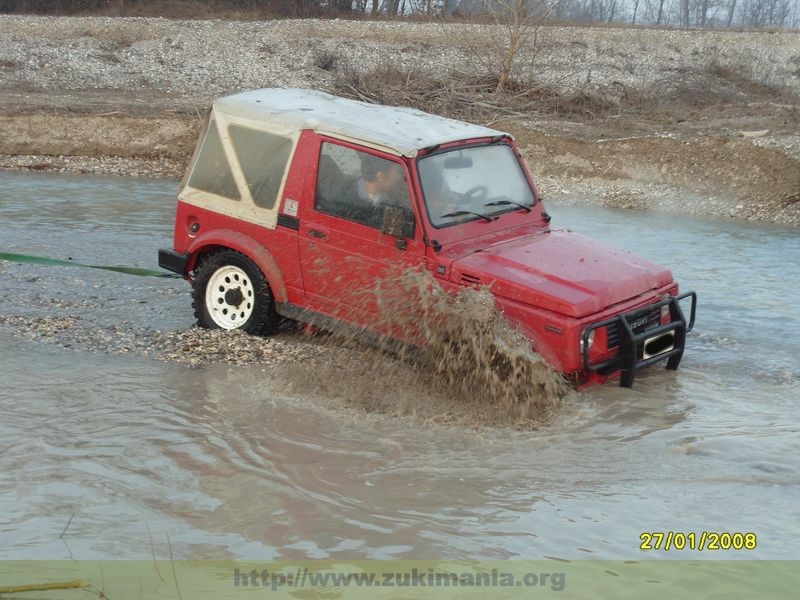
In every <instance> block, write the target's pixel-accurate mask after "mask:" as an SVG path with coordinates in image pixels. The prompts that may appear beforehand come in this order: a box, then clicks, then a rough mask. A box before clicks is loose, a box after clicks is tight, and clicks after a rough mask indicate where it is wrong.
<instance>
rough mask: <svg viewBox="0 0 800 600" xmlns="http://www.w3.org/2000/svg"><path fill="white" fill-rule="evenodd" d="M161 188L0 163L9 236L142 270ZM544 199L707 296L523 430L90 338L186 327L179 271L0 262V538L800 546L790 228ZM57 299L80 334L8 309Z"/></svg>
mask: <svg viewBox="0 0 800 600" xmlns="http://www.w3.org/2000/svg"><path fill="white" fill-rule="evenodd" d="M175 187H176V186H175V184H174V183H173V182H157V181H139V180H130V179H116V178H114V179H111V178H109V179H103V178H73V177H60V176H44V175H29V174H19V175H17V174H8V173H2V174H0V251H2V252H19V253H30V254H43V255H50V256H56V257H60V258H65V257H68V256H69V257H72V258H74V259H75V260H79V261H81V262H85V263H92V262H103V263H106V264H113V263H120V264H127V265H134V266H142V267H147V266H153V263H154V256H155V252H156V250H157V248H158V247H159V246H163V245H168V244H169V241H170V229H171V223H170V221H171V218H172V211H173V194H174V191H175ZM549 209H550V212H551V213H552V214H553V221H554V223H555V224H559V225H563V226H568V227H570V228H572V229H574V230H577V231H580V232H589V233H591V234H593V235H594V236H595V237H598V238H601V239H604V240H607V241H610V242H613V243H615V244H616V245H619V246H621V247H624V248H626V249H628V250H631V251H635V252H637V253H639V254H642V255H645V256H647V257H650V258H652V259H656V260H659V261H661V262H664V263H667V264H669V265H670V266H671V267H672V268H673V270H674V272H675V274H676V276H677V277H678V278H679V279H680V281H681V282H682V283H683V284H684V286H685V287H686V288H690V287H691V288H694V289H696V290H697V291H698V293H699V295H700V299H701V311H700V314H699V318H698V322H697V328H696V333H693V334H692V335H691V339H690V342H689V350H688V352H687V354H686V355H685V358H684V363H683V365H682V367H681V370H680V371H678V372H677V373H669V372H666V371H664V370H661V369H651V370H650V371H648V372H646V373H644V374H642V375H641V376H640V377H639V378H638V379H637V381H636V384H635V387H634V389H633V390H622V389H619V388H617V387H614V386H613V385H608V386H605V387H599V388H594V389H591V390H588V391H586V392H581V393H575V394H572V395H571V396H570V397H569V398H568V399H567V401H566V402H565V403H564V405H563V406H561V408H560V409H559V412H558V414H557V416H556V418H555V419H554V421H553V422H552V423H551V424H550V425H548V426H546V427H544V428H542V429H540V430H538V431H534V432H521V431H515V430H511V429H502V428H500V429H496V428H495V429H488V430H482V431H477V432H476V431H472V430H468V429H466V428H462V427H457V426H433V425H425V424H422V423H420V422H419V421H415V420H414V419H408V418H399V419H398V418H392V417H388V416H378V415H368V414H359V413H357V412H355V411H353V410H350V409H345V408H342V409H341V410H337V408H336V406H335V404H331V403H324V402H320V401H319V399H315V398H309V397H298V396H296V395H293V394H292V393H290V392H288V391H287V390H286V388H285V387H283V386H279V385H276V384H275V382H274V381H275V380H274V378H273V377H272V374H271V373H270V372H269V371H265V370H264V369H263V368H262V367H261V366H231V365H227V364H212V365H207V366H203V367H189V366H184V365H181V364H176V363H165V362H158V361H155V360H152V359H151V358H148V357H147V356H144V355H143V354H142V353H139V352H135V351H131V352H130V353H129V354H125V353H124V349H123V351H120V349H119V347H116V353H113V354H112V353H109V352H104V351H103V348H104V344H107V345H108V346H109V347H112V346H114V344H115V343H117V341H118V339H119V338H121V337H122V338H124V334H125V333H126V332H134V334H136V335H138V332H141V331H143V330H146V329H161V330H165V331H171V330H181V329H184V328H186V327H187V326H189V325H190V324H191V323H192V317H191V311H190V307H189V302H190V301H189V296H188V289H187V287H186V284H185V283H183V282H181V281H173V280H159V279H147V278H137V277H131V276H126V275H122V274H117V273H109V272H102V271H92V270H87V269H78V268H76V269H69V268H57V267H44V266H32V265H26V266H23V265H11V264H7V263H0V365H2V387H1V388H0V415H1V416H0V558H3V559H8V558H69V557H74V558H83V559H86V558H99V557H109V556H113V557H125V558H149V557H150V555H151V550H154V551H155V553H156V555H157V556H159V557H161V558H166V557H167V556H168V546H167V541H166V536H167V534H168V535H169V539H170V540H171V544H172V548H173V551H174V553H175V556H176V558H177V557H193V558H221V557H229V556H230V557H248V558H262V559H264V558H276V557H288V558H301V557H309V558H324V557H342V558H344V557H347V558H358V557H368V558H429V557H430V558H433V557H450V558H461V557H463V558H476V557H478V558H506V557H523V558H542V557H558V558H566V559H580V558H623V559H626V558H643V557H647V556H650V557H655V556H658V555H657V554H656V555H645V556H643V555H642V553H641V552H640V551H639V550H638V546H639V535H640V534H641V532H643V531H662V530H681V531H701V530H708V531H720V530H722V531H742V532H746V531H747V532H749V531H752V532H755V533H756V534H757V535H758V549H757V550H756V551H755V552H754V553H752V554H747V556H748V557H759V558H794V559H797V558H800V544H798V541H797V540H798V536H800V526H798V523H800V509H798V504H797V498H798V497H800V435H799V434H800V371H799V370H798V367H797V365H796V360H797V355H798V350H800V342H798V340H800V317H798V313H797V310H796V308H795V307H794V306H793V304H796V302H797V299H798V298H800V282H799V280H800V278H798V277H797V275H798V272H797V265H798V264H800V238H798V235H800V234H798V232H797V231H796V230H789V229H780V228H775V227H759V226H753V225H739V224H735V223H730V222H723V221H714V220H700V219H689V218H679V217H664V216H660V215H658V214H653V213H632V212H627V211H612V210H602V209H594V208H593V209H579V208H575V207H559V206H549ZM48 316H49V317H71V318H73V319H78V320H79V321H80V323H81V324H82V326H83V327H84V328H88V329H89V330H90V331H93V332H96V334H93V337H92V339H91V340H89V339H86V338H83V339H76V338H72V337H69V336H66V335H65V334H64V332H63V331H61V330H59V328H58V327H55V326H53V324H52V323H49V324H48V322H46V321H41V327H42V328H43V329H44V331H41V332H39V334H38V335H37V336H34V337H36V338H37V339H36V340H35V341H31V340H30V339H28V338H29V337H31V336H32V334H31V329H30V328H28V329H25V328H21V327H20V326H19V325H18V322H19V320H14V319H9V317H15V318H16V317H25V318H30V319H35V318H41V317H48ZM3 318H5V321H4V324H3ZM120 352H122V353H120ZM323 359H324V357H323ZM341 377H342V378H343V379H344V380H345V381H346V380H347V377H348V373H347V372H343V373H341ZM65 528H66V531H64V530H65ZM62 534H63V535H62ZM661 556H663V555H661ZM669 556H670V557H677V556H685V557H693V558H701V556H699V554H698V553H690V552H684V553H683V554H680V553H678V554H676V553H670V554H669ZM706 556H709V557H713V558H732V557H736V558H744V557H745V556H744V555H743V554H742V553H736V552H732V551H731V552H728V553H723V554H718V555H716V556H711V555H707V554H704V555H703V557H706Z"/></svg>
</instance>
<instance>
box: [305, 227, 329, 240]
mask: <svg viewBox="0 0 800 600" xmlns="http://www.w3.org/2000/svg"><path fill="white" fill-rule="evenodd" d="M308 235H310V236H311V237H315V238H319V239H321V240H324V239H325V238H326V237H328V235H327V234H326V233H325V232H324V231H317V230H316V229H309V230H308Z"/></svg>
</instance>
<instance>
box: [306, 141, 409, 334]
mask: <svg viewBox="0 0 800 600" xmlns="http://www.w3.org/2000/svg"><path fill="white" fill-rule="evenodd" d="M317 156H318V163H317V168H316V177H315V180H314V182H313V192H312V191H311V190H309V189H308V188H307V193H309V194H311V193H313V196H314V198H313V202H308V203H305V206H306V209H305V211H304V214H303V217H302V219H301V224H300V262H301V271H302V275H303V286H304V288H305V291H306V298H307V301H308V304H309V307H310V308H311V309H312V310H315V311H318V312H321V313H323V314H325V315H328V316H332V317H335V318H337V319H341V320H344V321H347V322H350V323H355V324H358V325H361V326H365V327H367V328H369V329H372V330H377V331H381V330H385V329H386V328H385V327H384V326H383V325H382V323H384V322H386V321H387V320H388V319H390V318H391V315H387V314H385V312H386V311H385V310H382V309H381V307H382V306H383V305H384V304H385V303H384V302H381V301H379V298H381V296H382V295H384V294H386V293H387V290H394V289H395V288H396V285H397V283H398V281H397V280H398V278H399V277H400V276H401V275H400V274H401V273H402V271H403V270H404V269H406V268H408V267H409V266H412V265H415V264H419V263H420V262H421V261H422V260H423V256H424V249H423V245H422V243H421V242H420V241H419V239H418V238H419V237H420V235H419V232H417V231H416V229H417V228H416V227H415V218H414V211H413V209H412V203H411V196H410V193H409V185H408V171H407V169H406V166H405V165H404V164H403V163H402V161H400V160H399V159H397V157H394V156H391V155H384V154H381V153H380V152H377V151H375V150H372V149H368V148H362V147H359V146H356V145H354V144H350V143H347V142H341V141H336V140H333V139H330V138H323V139H321V142H320V147H319V152H318V154H317ZM387 208H388V209H390V210H393V211H394V214H395V215H396V214H398V210H399V211H400V213H402V214H403V215H404V219H403V220H404V222H405V227H404V231H403V235H401V236H397V237H396V236H394V235H387V234H384V233H382V232H381V226H382V224H383V221H384V218H385V215H386V211H387ZM392 293H396V292H394V291H393V292H392Z"/></svg>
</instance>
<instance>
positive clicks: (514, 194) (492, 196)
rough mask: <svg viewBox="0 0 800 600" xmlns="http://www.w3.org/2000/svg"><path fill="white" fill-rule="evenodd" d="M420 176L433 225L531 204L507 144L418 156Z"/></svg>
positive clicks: (464, 219) (529, 189)
mask: <svg viewBox="0 0 800 600" xmlns="http://www.w3.org/2000/svg"><path fill="white" fill-rule="evenodd" d="M419 176H420V183H421V184H422V192H423V194H424V196H425V205H426V208H427V210H428V217H429V218H430V221H431V224H433V226H434V227H437V228H439V227H447V226H449V225H456V224H458V223H463V222H464V221H474V220H476V219H481V218H485V219H487V220H488V218H489V217H491V216H492V215H497V214H499V213H502V212H509V211H514V210H520V206H519V205H522V206H525V207H531V206H533V200H534V198H533V191H532V190H531V187H530V185H528V180H527V179H526V178H525V174H524V173H523V171H522V167H521V166H520V164H519V161H518V160H517V157H516V155H515V154H514V151H513V150H512V149H511V147H510V146H508V145H506V144H495V145H493V146H475V147H472V148H463V149H456V150H451V151H449V152H442V153H441V154H434V155H433V156H428V157H425V158H422V159H420V161H419ZM448 215H449V216H448Z"/></svg>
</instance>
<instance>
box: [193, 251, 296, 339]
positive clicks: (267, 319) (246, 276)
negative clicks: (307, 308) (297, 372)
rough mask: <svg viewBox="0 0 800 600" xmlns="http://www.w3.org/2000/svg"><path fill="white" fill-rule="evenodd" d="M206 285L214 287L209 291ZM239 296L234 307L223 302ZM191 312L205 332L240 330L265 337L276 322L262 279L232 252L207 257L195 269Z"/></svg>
mask: <svg viewBox="0 0 800 600" xmlns="http://www.w3.org/2000/svg"><path fill="white" fill-rule="evenodd" d="M209 285H212V286H214V287H213V289H212V290H209ZM226 294H227V296H226ZM240 295H241V301H240V302H239V303H238V304H237V305H234V304H229V303H228V302H227V301H226V298H227V299H228V300H230V299H233V301H234V302H235V301H236V300H238V299H239V297H240ZM192 308H194V315H195V317H196V318H197V324H198V325H200V326H201V327H204V328H206V329H241V330H242V331H244V332H245V333H250V334H253V335H267V334H269V333H272V332H273V331H275V329H276V328H277V326H278V323H279V321H280V317H279V316H278V314H277V313H276V312H275V299H274V297H273V295H272V290H271V289H270V287H269V283H267V279H266V277H264V274H263V273H262V272H261V270H260V269H259V268H258V267H257V266H256V265H255V264H254V263H253V261H251V260H250V259H249V258H247V257H246V256H245V255H244V254H241V253H239V252H236V251H234V250H220V251H217V252H215V253H213V254H210V255H208V256H206V257H205V258H204V259H203V261H202V263H201V264H200V265H199V267H197V268H196V269H195V277H194V284H193V286H192ZM223 311H225V314H223Z"/></svg>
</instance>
